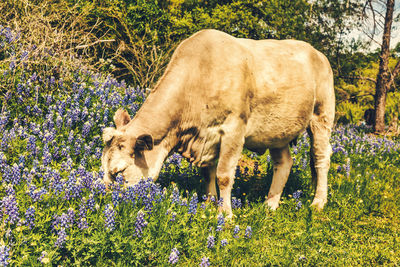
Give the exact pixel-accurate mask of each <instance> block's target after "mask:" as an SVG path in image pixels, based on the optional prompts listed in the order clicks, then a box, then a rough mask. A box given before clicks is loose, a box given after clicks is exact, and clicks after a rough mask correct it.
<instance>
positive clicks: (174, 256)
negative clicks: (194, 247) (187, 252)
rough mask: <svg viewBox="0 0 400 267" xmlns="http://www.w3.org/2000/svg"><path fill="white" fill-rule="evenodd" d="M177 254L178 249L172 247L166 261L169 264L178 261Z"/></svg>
mask: <svg viewBox="0 0 400 267" xmlns="http://www.w3.org/2000/svg"><path fill="white" fill-rule="evenodd" d="M179 254H180V253H179V251H178V249H177V248H173V249H172V251H171V254H170V255H169V258H168V262H169V263H171V264H176V263H178V260H179Z"/></svg>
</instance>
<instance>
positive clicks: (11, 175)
mask: <svg viewBox="0 0 400 267" xmlns="http://www.w3.org/2000/svg"><path fill="white" fill-rule="evenodd" d="M3 179H4V181H5V182H6V183H12V184H14V185H17V184H19V183H20V181H21V169H20V167H19V165H18V164H16V163H14V164H13V166H12V167H9V166H7V165H6V166H5V170H4V172H3Z"/></svg>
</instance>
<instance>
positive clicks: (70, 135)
mask: <svg viewBox="0 0 400 267" xmlns="http://www.w3.org/2000/svg"><path fill="white" fill-rule="evenodd" d="M67 140H68V144H72V143H73V142H74V131H72V130H71V131H70V132H69V134H68V139H67Z"/></svg>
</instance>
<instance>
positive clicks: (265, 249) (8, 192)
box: [0, 26, 400, 266]
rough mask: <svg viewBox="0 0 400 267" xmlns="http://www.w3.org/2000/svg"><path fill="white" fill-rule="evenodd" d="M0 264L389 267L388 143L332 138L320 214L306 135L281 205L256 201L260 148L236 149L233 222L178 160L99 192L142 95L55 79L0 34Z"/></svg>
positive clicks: (121, 87)
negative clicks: (107, 141)
mask: <svg viewBox="0 0 400 267" xmlns="http://www.w3.org/2000/svg"><path fill="white" fill-rule="evenodd" d="M0 53H1V54H2V56H3V57H4V58H7V59H8V60H7V61H3V62H5V63H2V64H1V65H0V83H1V84H2V85H6V86H8V87H5V88H9V90H5V91H1V95H0V97H1V102H0V109H1V113H0V181H1V182H0V266H42V265H45V266H81V265H82V266H86V265H95V266H146V265H151V266H172V265H179V266H231V265H233V266H269V265H284V266H287V265H312V266H313V265H339V266H352V265H398V264H400V245H399V244H400V228H399V225H400V213H399V212H400V197H399V195H400V180H399V177H400V157H399V152H400V140H399V138H398V137H397V138H396V137H382V136H375V135H372V134H371V133H370V132H371V129H370V128H369V127H367V126H365V125H363V124H360V125H337V126H336V127H335V129H334V131H333V134H332V138H331V144H332V148H333V154H332V158H331V159H332V163H331V168H330V171H329V196H328V204H327V206H326V207H325V209H324V210H323V211H322V212H316V211H314V210H313V209H311V208H310V203H311V200H312V197H313V190H312V186H311V172H310V168H309V150H310V145H309V138H308V136H307V134H306V133H304V134H303V135H302V136H300V137H299V138H298V142H297V144H295V145H293V146H292V147H291V152H292V157H293V159H294V166H293V168H292V171H291V174H290V177H289V180H288V183H287V185H286V187H285V191H284V193H283V198H282V201H281V204H280V207H279V208H278V209H277V210H276V211H271V210H269V209H268V208H267V206H266V205H265V204H264V201H265V195H266V193H267V192H268V188H269V186H270V184H271V179H272V172H273V167H272V163H271V162H270V157H269V155H268V152H267V153H266V154H265V155H257V154H254V153H251V152H249V151H244V152H243V156H242V159H241V160H240V162H239V165H238V167H237V170H236V180H235V184H234V188H233V192H232V194H233V199H232V203H233V213H234V217H233V218H232V219H227V218H226V217H225V215H224V214H219V213H218V206H219V205H221V201H223V200H218V199H213V198H212V199H210V200H207V197H206V196H205V181H204V178H203V177H202V175H201V173H200V171H199V170H198V169H197V168H196V167H195V166H192V165H191V164H190V163H189V162H188V161H186V160H185V159H184V158H182V157H181V156H180V155H178V154H174V155H172V156H171V157H169V158H168V159H167V160H166V162H165V163H164V167H163V169H162V171H161V174H160V177H159V178H158V180H157V181H155V182H153V180H152V179H144V180H142V181H141V182H140V183H139V184H137V185H135V186H127V185H126V184H124V181H123V179H122V178H121V177H117V182H116V183H114V184H113V185H112V186H111V188H106V186H105V185H104V183H103V181H102V177H103V172H102V170H101V168H100V166H101V162H100V158H101V154H102V148H103V142H102V138H101V134H102V129H103V128H104V127H109V126H114V124H113V120H112V117H113V115H114V112H115V111H116V110H117V109H118V108H124V109H126V110H127V111H128V112H129V114H130V115H131V116H134V115H135V113H136V112H137V111H138V109H139V108H140V105H141V103H143V101H144V99H145V98H146V95H147V90H146V89H144V88H138V87H135V86H133V85H129V84H127V83H125V82H124V81H118V80H117V79H115V78H114V77H112V76H111V75H109V74H107V72H104V73H95V72H93V71H90V70H88V69H87V68H85V67H84V66H81V67H77V68H68V67H65V68H64V69H63V71H59V72H57V73H54V72H52V71H50V70H46V69H41V68H40V67H38V66H36V65H35V64H33V63H32V62H33V61H34V60H35V59H37V58H42V59H43V58H45V60H47V61H49V62H51V61H52V59H53V57H54V56H55V55H53V54H52V51H47V52H46V53H38V52H37V48H36V47H25V46H24V44H23V42H21V40H20V39H19V35H18V32H16V31H13V30H12V29H10V28H7V27H3V26H0Z"/></svg>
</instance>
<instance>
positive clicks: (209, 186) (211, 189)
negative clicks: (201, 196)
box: [201, 164, 217, 199]
mask: <svg viewBox="0 0 400 267" xmlns="http://www.w3.org/2000/svg"><path fill="white" fill-rule="evenodd" d="M201 173H202V175H203V177H204V179H205V180H206V194H207V197H208V199H209V198H210V197H217V187H216V184H215V177H216V175H217V167H216V165H215V164H213V165H211V166H209V167H203V168H201Z"/></svg>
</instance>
